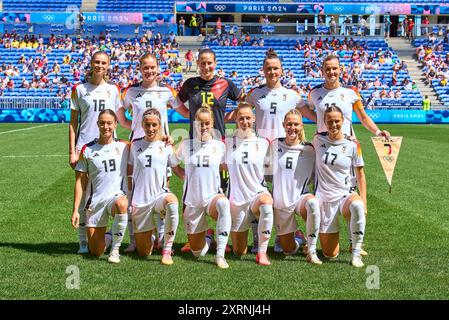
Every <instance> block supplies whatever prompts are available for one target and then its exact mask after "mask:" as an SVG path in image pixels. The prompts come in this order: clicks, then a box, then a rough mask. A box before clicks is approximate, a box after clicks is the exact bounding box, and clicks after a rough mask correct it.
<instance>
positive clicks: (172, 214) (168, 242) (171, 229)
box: [164, 203, 179, 250]
mask: <svg viewBox="0 0 449 320" xmlns="http://www.w3.org/2000/svg"><path fill="white" fill-rule="evenodd" d="M165 211H166V215H165V219H164V220H166V224H167V228H166V230H165V233H164V250H171V248H172V247H173V242H174V241H175V236H176V229H177V228H178V221H179V214H178V203H169V204H167V206H166V207H165Z"/></svg>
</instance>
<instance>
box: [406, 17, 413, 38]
mask: <svg viewBox="0 0 449 320" xmlns="http://www.w3.org/2000/svg"><path fill="white" fill-rule="evenodd" d="M414 27H415V22H413V19H412V18H410V19H408V24H407V39H409V40H410V41H411V40H413V32H414V31H413V28H414Z"/></svg>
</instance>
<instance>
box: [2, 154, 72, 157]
mask: <svg viewBox="0 0 449 320" xmlns="http://www.w3.org/2000/svg"><path fill="white" fill-rule="evenodd" d="M67 156H68V155H67V154H33V155H23V156H0V158H42V157H67Z"/></svg>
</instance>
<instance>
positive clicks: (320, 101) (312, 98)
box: [308, 55, 390, 255]
mask: <svg viewBox="0 0 449 320" xmlns="http://www.w3.org/2000/svg"><path fill="white" fill-rule="evenodd" d="M322 71H323V75H324V84H322V85H319V86H316V87H314V88H313V89H312V91H310V93H309V97H308V103H311V104H312V105H313V107H314V108H315V110H316V118H317V132H324V131H327V129H326V124H325V123H324V112H325V111H326V110H327V108H329V107H331V106H337V107H339V108H340V110H341V111H342V113H343V117H344V119H345V121H344V122H343V127H342V131H343V134H345V135H347V136H352V137H354V138H355V132H354V129H353V127H352V112H353V111H354V112H355V114H356V115H357V117H358V118H359V120H360V122H361V123H362V125H363V126H364V127H365V128H366V129H367V130H368V131H369V132H371V133H373V134H374V135H376V136H383V137H385V138H386V139H389V138H390V133H389V132H388V131H386V130H382V131H381V130H380V129H379V128H378V127H377V125H376V124H375V123H374V121H373V120H372V119H371V118H370V117H369V116H368V115H367V114H366V112H365V110H364V108H363V104H362V101H361V97H360V94H359V93H358V91H357V89H356V88H354V87H347V86H343V85H341V83H340V74H341V66H340V60H339V58H338V57H337V56H335V55H328V56H326V57H325V58H324V60H323V65H322ZM351 248H352V245H350V249H349V250H350V251H351V250H352V249H351ZM367 254H368V253H367V252H366V251H365V250H362V255H367Z"/></svg>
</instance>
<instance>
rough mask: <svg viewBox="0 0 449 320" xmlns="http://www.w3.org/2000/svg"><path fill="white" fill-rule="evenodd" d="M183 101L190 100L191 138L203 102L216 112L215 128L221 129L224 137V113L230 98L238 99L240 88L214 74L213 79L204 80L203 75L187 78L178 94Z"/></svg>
mask: <svg viewBox="0 0 449 320" xmlns="http://www.w3.org/2000/svg"><path fill="white" fill-rule="evenodd" d="M178 97H179V99H180V100H181V101H182V102H186V101H189V111H190V138H193V121H194V120H195V113H196V111H197V110H198V109H199V108H200V107H201V104H202V103H207V104H208V105H210V106H211V109H212V110H213V112H214V128H215V129H217V130H219V131H220V133H221V135H222V137H224V136H225V123H224V114H225V111H226V104H227V100H228V98H229V99H231V100H233V101H237V100H238V99H239V97H240V90H239V89H238V88H237V86H236V85H235V84H234V82H232V81H231V80H228V79H225V78H219V77H217V76H214V77H213V78H212V79H211V80H209V81H207V80H203V79H201V77H194V78H190V79H187V80H186V82H184V84H183V86H182V88H181V90H180V91H179V94H178Z"/></svg>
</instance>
